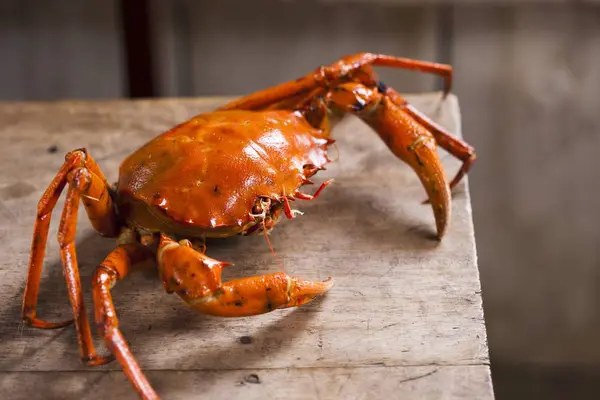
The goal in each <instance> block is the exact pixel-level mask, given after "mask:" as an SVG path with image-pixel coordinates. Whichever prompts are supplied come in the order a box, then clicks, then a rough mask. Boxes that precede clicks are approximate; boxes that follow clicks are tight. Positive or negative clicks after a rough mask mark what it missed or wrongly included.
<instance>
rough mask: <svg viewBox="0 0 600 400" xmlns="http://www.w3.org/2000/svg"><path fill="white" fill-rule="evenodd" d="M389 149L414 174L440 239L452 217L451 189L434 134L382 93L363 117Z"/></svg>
mask: <svg viewBox="0 0 600 400" xmlns="http://www.w3.org/2000/svg"><path fill="white" fill-rule="evenodd" d="M364 119H365V121H366V122H367V123H368V124H369V125H370V126H371V127H373V128H374V130H375V131H376V132H377V133H378V134H379V136H380V137H381V139H383V141H384V142H385V143H386V144H387V145H388V147H389V148H390V150H391V151H392V152H393V153H394V154H395V155H396V156H397V157H398V158H400V159H401V160H402V161H404V162H406V163H407V164H408V165H409V166H410V167H411V168H412V169H413V170H414V171H415V172H416V174H417V176H418V177H419V179H420V180H421V183H422V185H423V187H424V188H425V191H426V192H427V195H428V197H429V202H430V203H431V207H432V209H433V215H434V217H435V224H436V228H437V237H438V239H442V237H443V236H444V234H445V233H446V228H447V227H448V224H449V222H450V216H451V192H450V186H449V185H448V182H447V180H446V176H445V174H444V169H443V166H442V161H441V160H440V157H439V154H438V152H437V143H436V141H435V138H434V137H433V135H432V134H431V133H430V132H429V131H428V130H427V129H425V127H423V126H422V125H421V124H419V123H418V122H416V121H415V120H414V119H413V117H412V116H411V115H410V114H409V113H408V112H406V111H405V110H404V109H403V108H402V107H400V106H399V105H397V104H396V103H394V102H393V101H392V100H391V99H390V98H388V97H386V96H384V97H383V99H382V101H381V103H379V105H378V107H377V109H376V111H375V112H374V113H372V114H370V115H369V116H368V117H366V118H364Z"/></svg>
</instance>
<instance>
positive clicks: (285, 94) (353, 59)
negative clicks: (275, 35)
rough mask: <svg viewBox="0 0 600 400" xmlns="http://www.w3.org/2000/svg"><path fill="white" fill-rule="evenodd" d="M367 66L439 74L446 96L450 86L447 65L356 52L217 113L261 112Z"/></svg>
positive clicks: (262, 91)
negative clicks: (237, 110) (233, 110)
mask: <svg viewBox="0 0 600 400" xmlns="http://www.w3.org/2000/svg"><path fill="white" fill-rule="evenodd" d="M368 66H380V67H392V68H402V69H408V70H413V71H421V72H427V73H432V74H436V75H440V76H442V77H443V78H444V94H447V93H449V92H450V88H451V86H452V67H451V66H450V65H446V64H438V63H432V62H427V61H419V60H412V59H409V58H402V57H393V56H388V55H385V54H374V53H358V54H354V55H350V56H346V57H342V58H341V59H340V60H338V61H336V62H334V63H332V64H330V65H328V66H324V67H320V68H317V70H315V71H314V72H312V73H310V74H308V75H305V76H303V77H301V78H298V79H296V80H293V81H289V82H285V83H282V84H280V85H277V86H273V87H271V88H268V89H264V90H261V91H258V92H255V93H253V94H250V95H248V96H245V97H242V98H240V99H237V100H234V101H232V102H229V103H227V104H225V105H223V106H221V107H220V108H219V110H231V109H248V110H256V109H261V108H263V107H266V106H269V105H272V104H275V103H278V102H280V101H281V100H284V99H287V98H291V97H296V96H299V95H301V94H303V93H304V92H308V91H310V90H313V89H315V88H317V87H325V88H331V87H333V86H335V85H336V84H337V83H338V82H339V81H340V80H341V79H343V78H346V77H347V76H349V75H351V74H352V73H353V72H357V71H359V70H362V69H363V67H368Z"/></svg>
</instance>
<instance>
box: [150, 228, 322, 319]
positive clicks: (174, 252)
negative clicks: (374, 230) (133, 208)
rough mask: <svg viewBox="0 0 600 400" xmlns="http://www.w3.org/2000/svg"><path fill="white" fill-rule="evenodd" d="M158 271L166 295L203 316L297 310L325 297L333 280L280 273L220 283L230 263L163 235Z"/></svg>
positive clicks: (243, 314) (238, 315) (246, 314)
mask: <svg viewBox="0 0 600 400" xmlns="http://www.w3.org/2000/svg"><path fill="white" fill-rule="evenodd" d="M158 265H159V271H160V274H161V276H162V279H163V283H164V285H165V289H166V290H167V292H175V293H177V294H178V295H179V296H180V297H181V298H182V299H183V300H184V301H185V302H186V303H187V304H188V305H189V306H190V307H192V308H193V309H195V310H197V311H200V312H202V313H204V314H209V315H215V316H221V317H243V316H251V315H257V314H263V313H267V312H271V311H273V310H276V309H279V308H287V307H297V306H300V305H302V304H306V303H308V302H310V301H311V300H313V299H314V298H315V297H317V296H319V295H322V294H325V293H326V292H327V291H328V290H329V289H331V287H332V286H333V279H331V278H329V279H328V280H326V281H325V282H314V281H308V280H302V279H298V278H294V277H290V276H289V275H287V274H285V273H283V272H275V273H272V274H268V275H262V276H252V277H247V278H240V279H234V280H231V281H228V282H221V271H222V269H223V268H224V267H226V266H228V265H229V264H227V263H223V262H221V261H217V260H215V259H213V258H210V257H208V256H206V255H204V254H202V253H200V252H198V251H196V250H195V249H193V248H192V247H191V246H190V244H189V242H188V241H185V240H184V241H181V242H179V243H178V242H176V241H174V240H172V239H169V238H167V237H165V236H163V237H162V238H161V242H160V245H159V249H158Z"/></svg>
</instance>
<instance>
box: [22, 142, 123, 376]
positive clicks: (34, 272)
mask: <svg viewBox="0 0 600 400" xmlns="http://www.w3.org/2000/svg"><path fill="white" fill-rule="evenodd" d="M98 174H101V172H100V169H99V168H98V166H97V165H96V163H95V162H94V160H93V159H92V158H91V157H90V156H89V155H87V154H86V153H85V150H75V151H73V152H70V153H68V154H67V155H66V157H65V162H64V164H63V166H62V167H61V169H60V170H59V172H58V173H57V174H56V177H55V178H54V180H53V181H52V182H51V183H50V185H49V186H48V189H46V191H45V192H44V194H43V196H42V198H41V200H40V202H39V204H38V212H37V218H36V221H35V227H34V233H33V243H32V246H31V256H30V260H29V271H28V276H27V283H26V285H25V293H24V295H23V308H22V319H23V321H24V322H25V323H27V324H29V325H31V326H33V327H36V328H45V329H53V328H60V327H63V326H66V325H69V324H70V323H72V322H73V321H74V322H75V327H76V329H77V334H78V340H79V351H80V355H81V358H82V360H83V361H84V362H85V363H86V364H88V365H99V364H103V363H105V362H107V361H110V360H108V359H104V358H102V357H100V356H98V355H97V354H96V350H95V348H94V344H93V341H92V336H91V331H90V326H89V322H88V320H87V315H86V310H85V306H84V303H83V295H82V292H81V281H80V278H79V267H78V264H77V257H76V254H75V233H76V227H77V213H78V209H79V199H80V197H82V198H84V205H85V208H86V211H87V213H88V216H89V218H90V220H91V222H92V225H93V226H94V227H95V228H96V229H97V230H98V231H99V232H100V233H103V234H105V235H112V234H114V233H115V232H116V230H117V224H116V217H115V215H114V212H113V210H112V203H111V202H112V200H111V197H110V195H109V193H108V187H107V185H106V180H105V179H104V175H98ZM67 183H68V184H69V187H68V190H67V195H66V199H65V205H64V209H63V213H62V217H61V220H60V226H59V228H58V242H59V244H60V256H61V260H62V264H63V274H64V276H65V280H66V283H67V288H68V293H69V300H70V302H71V306H72V309H73V316H74V317H75V318H74V320H73V319H71V320H68V321H62V322H48V321H44V320H41V319H38V318H37V316H36V307H37V302H38V294H39V288H40V279H41V275H42V267H43V263H44V253H45V248H46V242H47V239H48V231H49V226H50V218H51V215H52V211H53V209H54V207H55V206H56V203H57V201H58V199H59V197H60V195H61V193H62V191H63V189H64V187H65V186H66V184H67Z"/></svg>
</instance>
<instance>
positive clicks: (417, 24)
mask: <svg viewBox="0 0 600 400" xmlns="http://www.w3.org/2000/svg"><path fill="white" fill-rule="evenodd" d="M358 51H370V52H381V53H388V54H392V55H397V56H402V57H411V58H417V59H423V60H430V61H437V62H444V63H451V64H452V65H453V66H454V68H455V86H454V89H453V92H454V93H455V94H456V95H457V96H458V98H459V101H460V105H461V110H462V118H463V132H464V137H465V138H466V140H467V141H468V142H469V143H471V144H473V145H474V146H475V147H476V149H477V152H478V155H479V160H478V162H477V163H476V165H475V167H474V169H473V171H472V173H471V174H470V188H471V194H472V199H473V209H474V219H475V230H476V238H477V246H478V251H479V267H480V272H481V279H482V286H483V300H484V312H485V318H486V324H487V329H488V339H489V345H490V351H491V361H492V364H491V366H492V378H493V381H494V388H495V392H496V396H497V398H498V399H516V398H544V399H554V398H571V399H574V398H599V397H598V394H600V342H599V337H600V336H599V332H600V308H599V304H600V243H599V239H600V223H599V222H600V218H599V211H598V209H599V206H600V158H599V157H598V150H600V119H599V117H600V95H599V92H600V0H480V1H476V0H470V1H469V0H420V1H419V0H379V1H377V0H374V1H367V0H321V1H315V0H312V1H307V0H304V1H291V0H288V1H282V0H255V1H233V0H220V1H218V2H217V1H186V0H172V1H161V0H131V1H129V0H86V1H78V0H53V1H41V0H39V1H35V0H1V1H0V54H1V56H0V57H1V58H0V59H1V61H0V100H61V99H99V98H102V99H106V98H127V97H133V98H137V97H165V96H169V97H173V96H200V95H236V94H244V93H248V92H251V91H254V90H258V89H261V88H263V87H265V86H268V85H273V84H276V83H280V82H282V81H286V80H289V79H294V78H296V77H298V76H300V75H303V74H305V73H307V72H309V71H312V70H313V69H314V68H316V67H317V66H319V65H321V64H328V63H330V62H331V61H333V60H335V59H336V58H338V57H339V56H342V55H346V54H349V53H354V52H358ZM381 75H382V77H383V80H384V81H385V82H386V83H387V84H388V85H390V86H393V87H395V88H396V89H397V90H398V91H400V92H402V93H414V92H427V91H434V90H439V89H440V88H441V82H440V80H439V79H436V78H434V77H431V76H428V75H424V74H418V73H414V72H406V71H390V70H385V71H381Z"/></svg>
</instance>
